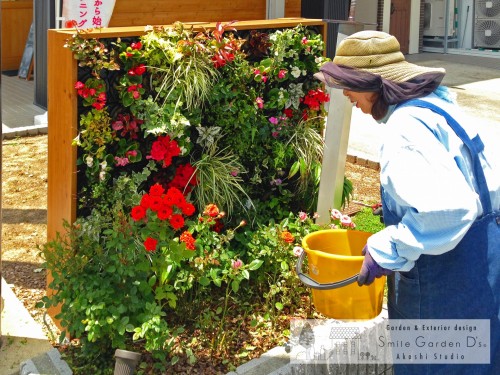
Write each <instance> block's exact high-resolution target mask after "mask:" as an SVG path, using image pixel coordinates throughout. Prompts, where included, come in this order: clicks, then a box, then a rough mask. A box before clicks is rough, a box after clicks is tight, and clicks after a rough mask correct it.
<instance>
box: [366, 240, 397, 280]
mask: <svg viewBox="0 0 500 375" xmlns="http://www.w3.org/2000/svg"><path fill="white" fill-rule="evenodd" d="M361 254H362V255H364V256H365V259H364V260H363V264H362V265H361V270H360V271H359V275H358V285H359V286H361V285H370V284H371V283H373V281H374V280H375V278H379V277H382V276H387V275H390V274H391V273H392V271H391V270H388V269H386V268H382V267H380V266H379V265H378V264H377V262H375V261H374V260H373V258H372V256H371V255H370V252H369V251H368V250H367V246H366V245H365V247H364V248H363V251H362V252H361Z"/></svg>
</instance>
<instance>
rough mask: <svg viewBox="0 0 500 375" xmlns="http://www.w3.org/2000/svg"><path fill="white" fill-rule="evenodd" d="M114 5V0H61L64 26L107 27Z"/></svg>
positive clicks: (81, 27)
mask: <svg viewBox="0 0 500 375" xmlns="http://www.w3.org/2000/svg"><path fill="white" fill-rule="evenodd" d="M114 7H115V0H63V8H62V17H63V19H64V21H65V25H66V27H73V26H74V27H76V28H78V29H93V28H99V27H107V26H108V24H109V20H110V19H111V15H112V14H113V8H114ZM72 23H73V24H72Z"/></svg>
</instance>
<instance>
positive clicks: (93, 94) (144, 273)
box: [43, 19, 329, 351]
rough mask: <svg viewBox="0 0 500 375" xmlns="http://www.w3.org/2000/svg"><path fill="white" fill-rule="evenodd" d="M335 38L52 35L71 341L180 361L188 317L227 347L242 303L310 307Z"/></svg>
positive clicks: (54, 157)
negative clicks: (306, 255) (327, 74)
mask: <svg viewBox="0 0 500 375" xmlns="http://www.w3.org/2000/svg"><path fill="white" fill-rule="evenodd" d="M324 35H325V24H324V23H323V22H322V21H320V20H307V19H277V20H272V21H270V20H265V21H244V22H234V23H233V22H229V23H213V24H199V23H198V24H192V25H191V24H182V23H175V24H173V25H170V26H162V27H146V28H142V27H141V28H108V29H101V30H87V31H83V30H70V29H63V30H50V31H49V35H48V37H49V39H48V48H49V50H48V57H49V59H48V82H49V86H48V122H49V134H48V142H49V155H48V164H49V165H48V169H49V172H48V243H47V245H46V246H45V247H44V250H43V255H44V257H45V259H46V267H47V269H48V270H49V272H50V275H51V276H50V277H49V287H50V291H51V293H49V297H47V298H45V299H44V303H45V306H46V307H48V308H50V309H52V310H51V311H52V314H53V315H54V314H56V313H58V314H59V315H57V319H58V320H59V321H60V323H61V325H62V326H63V327H64V328H65V329H67V331H68V332H69V334H70V335H71V336H76V337H81V336H83V337H85V340H87V341H88V342H100V341H102V340H103V341H104V342H105V343H106V344H105V345H108V346H109V347H122V348H123V347H126V346H127V345H130V344H131V343H132V342H135V340H142V342H143V345H144V348H145V349H146V350H149V351H158V350H166V349H169V348H170V346H169V345H171V344H172V343H171V342H170V341H168V340H167V338H168V337H174V336H175V335H177V334H179V332H180V331H177V328H175V327H177V326H176V324H177V325H178V324H180V325H181V326H182V325H184V324H188V323H187V322H183V321H182V319H181V318H186V317H189V318H190V319H191V320H189V322H191V323H192V322H193V321H195V322H197V324H201V322H200V321H199V320H198V319H205V323H206V324H208V323H207V322H208V321H210V322H212V323H213V322H220V323H217V325H216V326H214V327H212V328H213V329H214V333H213V334H214V337H219V336H217V335H220V334H221V333H223V331H224V328H225V326H224V324H225V323H224V321H223V320H220V314H222V316H226V314H229V311H230V310H231V307H230V306H231V305H230V304H229V302H230V296H231V301H232V303H235V301H239V302H238V304H241V305H242V306H246V305H248V304H249V303H250V302H249V301H250V300H251V299H252V298H257V299H260V298H262V299H263V301H264V302H263V306H266V305H269V306H271V307H270V308H271V310H272V309H278V310H280V311H281V310H282V309H283V308H285V306H288V308H293V306H294V305H295V306H297V305H298V304H300V298H301V297H300V293H302V292H303V291H304V289H303V288H300V287H299V285H298V280H297V279H296V276H295V274H294V273H293V271H292V269H293V264H294V262H295V259H296V258H295V256H297V255H298V254H299V251H300V248H299V246H300V243H301V242H300V241H301V238H302V237H303V236H304V235H305V234H307V233H308V232H310V231H313V230H317V229H318V228H319V227H318V226H317V225H315V224H314V220H313V219H314V214H315V212H314V210H315V208H316V205H317V196H318V187H319V176H320V172H321V163H322V154H323V146H324V145H323V134H324V123H325V121H324V115H325V103H327V102H328V101H329V97H328V95H327V94H326V93H325V91H323V87H322V86H321V83H320V82H319V81H317V80H316V79H315V78H314V77H313V75H314V73H316V72H317V71H318V70H319V67H320V65H321V64H322V63H323V62H324V61H325V58H324V46H325V44H324ZM242 285H244V286H245V291H244V292H243V293H242V292H241V288H242ZM238 293H242V294H241V295H239V294H238ZM216 296H220V297H221V298H222V301H223V306H224V307H223V308H221V310H220V311H219V308H217V309H216V310H214V311H215V312H213V314H214V316H216V315H217V316H218V319H219V320H217V319H211V318H210V313H209V312H210V311H211V310H210V309H211V307H213V306H210V302H211V301H212V299H213V298H215V297H216ZM62 302H64V303H63V305H62V308H61V305H60V304H61V303H62ZM55 306H59V309H58V310H54V307H55ZM192 306H199V307H200V308H199V309H193V308H192ZM202 308H206V309H208V310H207V311H208V313H207V314H209V315H208V316H205V317H204V318H203V317H202V316H200V314H199V311H201V310H200V309H202ZM234 308H235V309H236V307H234ZM194 310H196V311H197V312H198V313H197V314H195V313H196V311H194ZM193 314H195V315H194V316H193ZM169 317H170V318H171V319H169ZM207 319H208V320H207ZM179 322H180V323H179ZM169 342H170V343H169ZM213 342H214V341H213V340H212V344H213ZM215 342H216V343H217V342H218V341H217V340H215ZM219 344H222V342H220V343H219ZM219 344H217V345H219ZM217 348H219V349H220V348H222V346H221V347H219V346H217V347H216V349H217Z"/></svg>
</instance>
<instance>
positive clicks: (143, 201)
mask: <svg viewBox="0 0 500 375" xmlns="http://www.w3.org/2000/svg"><path fill="white" fill-rule="evenodd" d="M141 206H142V207H144V208H145V209H148V208H150V207H151V198H150V197H149V194H144V195H143V196H142V198H141Z"/></svg>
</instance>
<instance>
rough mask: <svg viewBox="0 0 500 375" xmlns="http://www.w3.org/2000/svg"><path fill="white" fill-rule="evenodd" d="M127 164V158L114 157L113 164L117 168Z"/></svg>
mask: <svg viewBox="0 0 500 375" xmlns="http://www.w3.org/2000/svg"><path fill="white" fill-rule="evenodd" d="M128 163H129V160H128V158H121V157H119V156H115V164H116V166H117V167H124V166H126V165H127V164H128Z"/></svg>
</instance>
